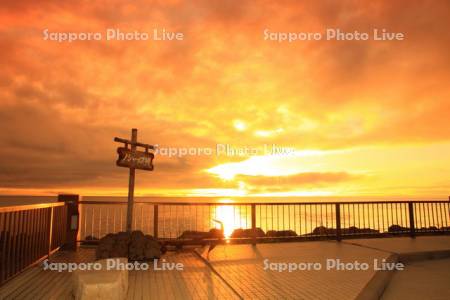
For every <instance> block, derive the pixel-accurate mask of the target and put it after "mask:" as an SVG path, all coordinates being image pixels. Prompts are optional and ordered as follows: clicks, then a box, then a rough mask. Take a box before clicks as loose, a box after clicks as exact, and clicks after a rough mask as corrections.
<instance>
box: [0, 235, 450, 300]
mask: <svg viewBox="0 0 450 300" xmlns="http://www.w3.org/2000/svg"><path fill="white" fill-rule="evenodd" d="M436 252H439V253H440V256H442V253H443V252H446V253H447V254H449V253H450V236H431V237H417V238H416V239H411V238H408V237H402V238H383V239H360V240H358V239H354V240H345V241H343V242H340V243H339V242H335V241H317V242H298V243H274V244H258V245H257V246H256V247H254V246H252V245H222V246H217V247H216V248H215V249H214V250H213V251H212V252H210V254H209V257H207V255H206V252H204V253H203V257H200V256H199V255H197V254H196V253H194V252H192V251H182V252H170V253H168V254H166V255H165V256H164V258H165V259H166V260H167V261H168V262H181V263H183V264H184V266H185V268H184V271H154V270H148V271H131V272H130V274H129V289H128V299H151V298H155V299H234V298H244V299H273V298H282V299H355V298H357V297H358V295H359V296H360V295H361V292H362V291H363V290H365V289H367V287H368V284H369V282H371V280H372V279H373V277H374V274H375V271H374V270H373V268H372V265H373V260H374V259H379V260H381V259H383V258H388V257H389V256H391V255H392V254H393V253H394V254H403V253H407V254H414V253H419V254H423V253H428V254H429V253H436ZM447 257H448V256H447ZM422 258H423V257H422ZM425 258H430V257H428V256H425ZM93 259H94V255H93V249H86V248H81V249H80V251H77V252H62V251H60V252H58V253H56V254H55V255H53V256H52V258H51V260H52V261H54V262H62V261H65V262H88V261H93ZM265 259H268V261H269V262H272V263H279V262H286V263H292V262H294V263H308V262H313V263H314V262H318V263H321V264H322V270H318V271H315V270H310V271H293V272H288V271H284V272H278V271H274V270H264V260H265ZM326 259H340V260H341V261H342V262H345V263H347V262H353V261H358V262H360V263H362V262H366V263H368V264H369V265H370V266H371V267H370V268H369V270H366V271H354V270H353V271H338V270H330V271H327V270H325V267H326V264H325V262H326ZM400 259H401V258H400ZM415 259H420V256H416V257H415ZM449 266H450V262H449V260H448V259H442V260H431V261H430V260H427V261H409V262H408V265H407V268H406V270H405V271H397V272H396V273H395V274H394V276H393V277H392V280H391V282H390V283H389V284H388V286H387V288H386V290H385V293H384V295H383V298H384V299H413V298H414V296H417V297H415V298H416V299H419V298H420V299H450V291H449V288H448V285H445V283H444V282H443V281H448V278H450V268H449ZM70 276H71V274H70V273H68V272H62V273H58V272H55V271H44V270H43V269H42V268H41V267H40V266H36V267H33V268H30V269H28V270H27V271H25V272H23V273H22V274H20V275H19V276H17V277H15V278H14V279H13V280H10V281H9V282H7V283H6V284H5V285H3V286H2V287H1V288H0V299H71V286H70ZM408 282H413V283H418V284H417V285H415V287H417V289H418V290H420V288H419V287H420V286H421V284H422V287H423V290H422V293H423V296H422V297H420V296H419V295H422V294H420V293H419V292H416V293H413V292H412V291H411V288H410V283H409V284H408ZM425 290H427V291H435V292H434V294H430V292H426V291H425ZM433 295H436V298H433ZM427 297H428V298H427ZM439 297H441V298H439Z"/></svg>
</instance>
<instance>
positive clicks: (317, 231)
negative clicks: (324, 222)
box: [312, 226, 336, 235]
mask: <svg viewBox="0 0 450 300" xmlns="http://www.w3.org/2000/svg"><path fill="white" fill-rule="evenodd" d="M312 234H313V235H335V234H336V229H334V228H327V227H325V226H319V227H316V228H314V230H313V231H312Z"/></svg>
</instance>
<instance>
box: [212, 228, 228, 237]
mask: <svg viewBox="0 0 450 300" xmlns="http://www.w3.org/2000/svg"><path fill="white" fill-rule="evenodd" d="M209 238H211V239H223V238H225V235H224V234H223V230H222V229H217V228H211V229H210V230H209Z"/></svg>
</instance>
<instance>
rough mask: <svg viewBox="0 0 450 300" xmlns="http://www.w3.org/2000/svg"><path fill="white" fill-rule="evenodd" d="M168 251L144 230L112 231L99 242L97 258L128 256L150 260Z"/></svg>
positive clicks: (130, 258) (131, 258)
mask: <svg viewBox="0 0 450 300" xmlns="http://www.w3.org/2000/svg"><path fill="white" fill-rule="evenodd" d="M165 251H166V249H165V247H164V246H163V245H161V244H160V243H159V242H158V241H157V240H156V239H155V238H154V237H152V236H151V235H144V234H143V233H142V231H133V232H131V233H128V232H119V233H115V234H114V233H110V234H108V235H106V236H104V237H103V238H101V239H100V240H99V242H98V246H97V250H96V257H97V259H104V258H113V257H127V258H128V259H129V260H150V259H155V258H160V257H161V254H164V252H165Z"/></svg>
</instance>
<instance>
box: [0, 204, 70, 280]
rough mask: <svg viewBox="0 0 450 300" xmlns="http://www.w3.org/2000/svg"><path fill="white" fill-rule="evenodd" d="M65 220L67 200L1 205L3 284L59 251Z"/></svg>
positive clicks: (0, 247) (63, 237) (0, 226)
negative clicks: (61, 201)
mask: <svg viewBox="0 0 450 300" xmlns="http://www.w3.org/2000/svg"><path fill="white" fill-rule="evenodd" d="M66 220H67V217H66V206H65V204H64V203H47V204H34V205H21V206H7V207H0V230H1V235H0V261H1V263H0V284H1V283H3V282H5V281H6V280H8V279H9V278H11V277H12V276H14V275H16V274H18V273H19V272H21V271H22V270H24V269H25V268H27V267H28V266H30V265H33V264H34V263H36V262H38V261H40V260H41V259H43V258H45V257H46V256H49V255H50V254H51V253H52V252H54V251H56V250H57V249H58V248H59V247H60V246H61V245H62V244H63V243H64V241H65V233H66Z"/></svg>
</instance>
